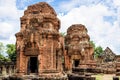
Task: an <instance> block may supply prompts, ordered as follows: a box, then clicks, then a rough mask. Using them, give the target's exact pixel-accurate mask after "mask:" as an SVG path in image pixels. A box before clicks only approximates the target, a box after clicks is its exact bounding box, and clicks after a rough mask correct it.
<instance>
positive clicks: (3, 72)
mask: <svg viewBox="0 0 120 80" xmlns="http://www.w3.org/2000/svg"><path fill="white" fill-rule="evenodd" d="M2 68H3V69H2V75H7V72H6V66H2Z"/></svg>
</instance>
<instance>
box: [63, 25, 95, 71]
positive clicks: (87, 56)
mask: <svg viewBox="0 0 120 80" xmlns="http://www.w3.org/2000/svg"><path fill="white" fill-rule="evenodd" d="M65 45H66V46H65V47H66V54H65V67H66V69H68V70H72V68H90V67H93V66H94V65H93V63H94V59H93V52H94V49H93V47H92V45H91V44H90V37H89V35H88V34H87V29H86V27H85V26H84V25H82V24H75V25H72V26H70V27H69V28H68V30H67V35H66V37H65Z"/></svg>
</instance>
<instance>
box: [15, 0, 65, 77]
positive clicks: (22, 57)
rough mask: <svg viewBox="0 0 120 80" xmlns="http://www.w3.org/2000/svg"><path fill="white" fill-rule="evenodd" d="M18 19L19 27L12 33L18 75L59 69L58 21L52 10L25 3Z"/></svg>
mask: <svg viewBox="0 0 120 80" xmlns="http://www.w3.org/2000/svg"><path fill="white" fill-rule="evenodd" d="M20 20H21V30H20V32H18V33H16V39H17V40H16V49H17V72H18V74H22V75H24V74H31V73H35V74H38V75H45V73H48V74H49V73H50V75H51V73H60V72H62V63H61V62H62V60H61V58H62V55H63V49H62V48H63V45H62V43H61V40H60V34H59V29H60V21H59V19H58V18H57V15H56V12H55V11H54V9H53V8H52V7H51V6H50V5H48V4H47V3H45V2H40V3H37V4H34V5H31V6H28V8H27V10H25V11H24V15H23V16H22V17H21V18H20ZM47 76H49V75H47Z"/></svg>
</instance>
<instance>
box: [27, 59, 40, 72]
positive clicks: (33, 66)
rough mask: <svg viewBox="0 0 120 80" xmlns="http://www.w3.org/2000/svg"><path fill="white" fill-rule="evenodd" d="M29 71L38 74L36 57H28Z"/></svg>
mask: <svg viewBox="0 0 120 80" xmlns="http://www.w3.org/2000/svg"><path fill="white" fill-rule="evenodd" d="M29 71H30V73H38V59H37V57H30V60H29Z"/></svg>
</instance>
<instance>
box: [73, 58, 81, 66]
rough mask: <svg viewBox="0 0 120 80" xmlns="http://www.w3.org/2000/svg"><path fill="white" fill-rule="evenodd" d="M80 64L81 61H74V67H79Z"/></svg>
mask: <svg viewBox="0 0 120 80" xmlns="http://www.w3.org/2000/svg"><path fill="white" fill-rule="evenodd" d="M79 63H80V60H79V59H76V60H74V63H73V65H74V67H78V66H79Z"/></svg>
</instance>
